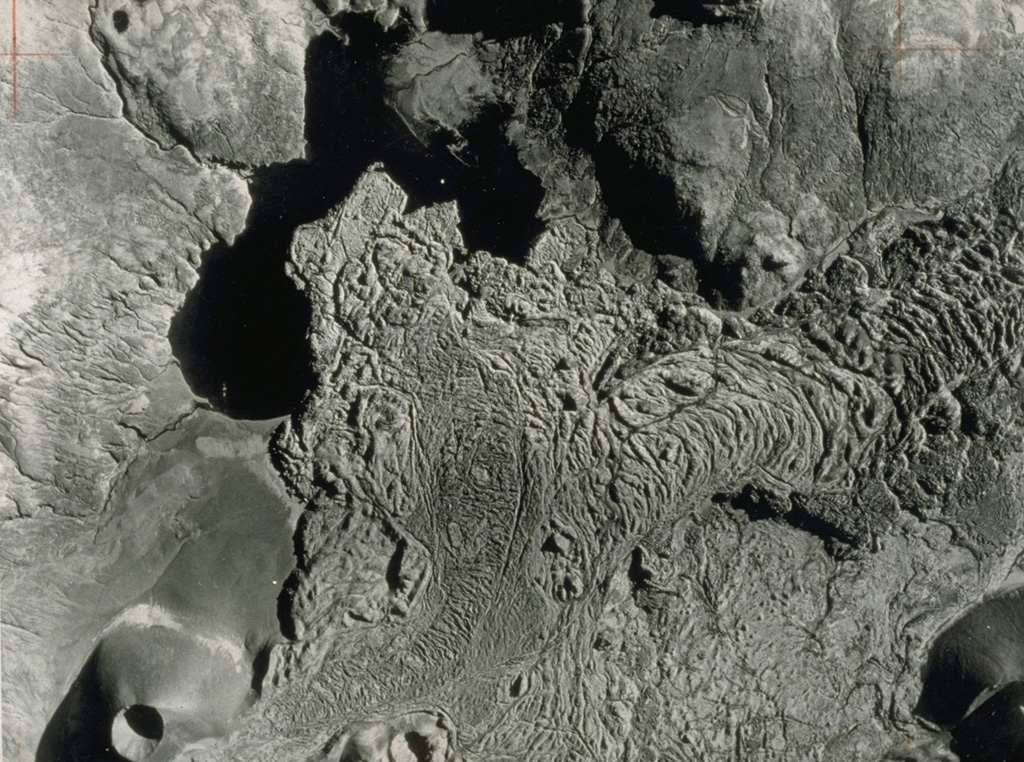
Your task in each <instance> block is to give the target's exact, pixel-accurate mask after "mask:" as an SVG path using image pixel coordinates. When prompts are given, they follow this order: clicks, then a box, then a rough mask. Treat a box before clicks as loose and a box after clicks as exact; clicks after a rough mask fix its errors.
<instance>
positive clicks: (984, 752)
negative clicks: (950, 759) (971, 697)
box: [950, 682, 1024, 762]
mask: <svg viewBox="0 0 1024 762" xmlns="http://www.w3.org/2000/svg"><path fill="white" fill-rule="evenodd" d="M1022 707H1024V682H1013V683H1010V684H1009V685H1007V686H1006V687H1004V688H1003V689H1001V690H1000V691H998V692H997V693H995V694H994V695H992V696H991V697H990V698H989V699H988V700H987V701H985V702H984V703H983V704H982V705H981V706H979V707H978V708H977V709H975V710H974V711H973V712H971V713H970V714H969V715H968V716H967V717H966V718H965V719H964V720H963V721H962V722H960V723H959V724H958V725H957V726H956V727H955V728H954V729H953V737H952V741H951V743H950V748H951V749H952V750H953V751H954V752H955V753H956V754H957V756H958V757H960V762H1024V709H1022Z"/></svg>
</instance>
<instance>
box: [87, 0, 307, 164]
mask: <svg viewBox="0 0 1024 762" xmlns="http://www.w3.org/2000/svg"><path fill="white" fill-rule="evenodd" d="M92 19H93V23H92V35H93V38H94V40H95V41H96V44H97V45H98V46H100V48H101V49H102V50H103V54H104V63H105V65H106V66H107V68H108V69H110V70H112V71H116V72H117V74H118V88H119V92H120V94H121V97H122V98H123V100H124V112H125V116H126V117H127V118H129V119H131V120H132V122H133V123H134V124H135V125H137V126H138V127H139V129H141V130H142V131H143V132H145V133H146V134H147V135H149V136H150V137H152V138H153V139H154V140H156V141H157V142H158V143H160V145H161V146H163V147H164V148H169V147H170V146H173V145H176V144H181V145H184V146H186V147H187V148H188V149H189V150H191V151H192V153H194V154H195V155H196V156H197V157H198V158H200V159H205V160H212V161H216V162H220V163H225V164H230V165H241V166H252V165H264V164H269V163H272V162H285V161H289V160H290V159H295V158H301V157H302V156H303V154H304V152H305V141H304V140H303V135H302V126H303V113H304V100H303V99H304V95H305V82H304V78H303V64H304V51H305V47H306V44H307V43H308V41H309V39H310V36H311V34H310V32H311V22H312V14H311V13H310V12H309V10H308V9H306V8H305V7H304V4H302V3H300V2H296V1H295V0H291V1H289V0H251V1H249V0H246V1H245V2H241V3H239V2H233V3H217V2H206V3H198V4H197V3H195V2H182V1H181V0H150V1H149V2H137V1H136V0H111V1H108V0H99V2H97V3H96V5H95V7H94V8H93V9H92Z"/></svg>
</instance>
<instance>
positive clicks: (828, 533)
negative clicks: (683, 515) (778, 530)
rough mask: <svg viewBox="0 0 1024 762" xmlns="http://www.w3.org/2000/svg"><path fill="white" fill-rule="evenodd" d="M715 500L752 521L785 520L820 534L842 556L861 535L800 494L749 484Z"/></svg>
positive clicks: (856, 542)
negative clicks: (830, 516) (790, 493)
mask: <svg viewBox="0 0 1024 762" xmlns="http://www.w3.org/2000/svg"><path fill="white" fill-rule="evenodd" d="M712 501H713V502H715V503H718V504H723V503H726V504H729V505H731V506H732V507H733V508H734V509H736V510H738V511H742V512H743V513H744V514H746V515H747V517H748V518H749V519H750V520H751V521H767V520H775V521H783V522H785V523H786V524H789V525H790V526H791V527H793V528H794V529H799V530H800V531H802V532H807V533H808V534H810V535H813V536H814V537H817V538H818V539H819V540H821V542H822V543H823V544H824V546H825V549H826V550H827V551H829V553H832V554H834V555H837V554H838V555H841V551H842V550H843V549H848V548H849V547H855V546H857V545H858V544H859V540H858V538H857V537H854V536H853V535H852V534H851V533H850V532H849V531H847V530H846V529H844V528H843V527H841V526H838V525H836V524H835V523H833V522H831V521H829V520H828V519H827V518H825V517H823V516H821V515H819V514H818V513H816V512H814V510H813V508H812V507H809V506H811V505H813V504H812V503H810V502H809V501H808V500H807V499H806V498H805V497H804V496H801V495H790V496H783V495H776V494H774V493H773V492H770V491H766V490H763V489H760V488H758V487H755V486H753V485H751V484H748V485H746V486H745V487H744V488H743V489H742V490H741V491H740V492H739V493H737V494H735V495H726V494H717V495H715V496H714V497H713V498H712Z"/></svg>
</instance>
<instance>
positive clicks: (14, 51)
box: [0, 0, 64, 117]
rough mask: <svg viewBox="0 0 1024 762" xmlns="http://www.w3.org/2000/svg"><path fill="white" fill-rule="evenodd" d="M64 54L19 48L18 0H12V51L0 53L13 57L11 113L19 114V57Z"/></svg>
mask: <svg viewBox="0 0 1024 762" xmlns="http://www.w3.org/2000/svg"><path fill="white" fill-rule="evenodd" d="M62 55H64V54H63V53H52V52H49V51H32V52H29V51H21V50H18V0H11V51H10V52H9V53H0V56H3V57H5V58H10V59H11V114H12V115H13V116H15V117H17V116H18V59H19V58H49V57H53V56H62Z"/></svg>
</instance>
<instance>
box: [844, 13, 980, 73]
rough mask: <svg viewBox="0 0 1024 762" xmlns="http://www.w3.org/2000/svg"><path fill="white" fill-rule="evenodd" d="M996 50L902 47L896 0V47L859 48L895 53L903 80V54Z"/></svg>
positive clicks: (931, 46)
mask: <svg viewBox="0 0 1024 762" xmlns="http://www.w3.org/2000/svg"><path fill="white" fill-rule="evenodd" d="M996 50H997V48H970V47H960V46H958V45H904V44H903V0H896V47H894V48H893V47H889V48H881V47H879V48H861V52H864V53H895V54H896V71H897V73H898V74H897V76H898V77H899V79H900V81H902V80H903V56H904V54H905V53H993V52H995V51H996Z"/></svg>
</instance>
